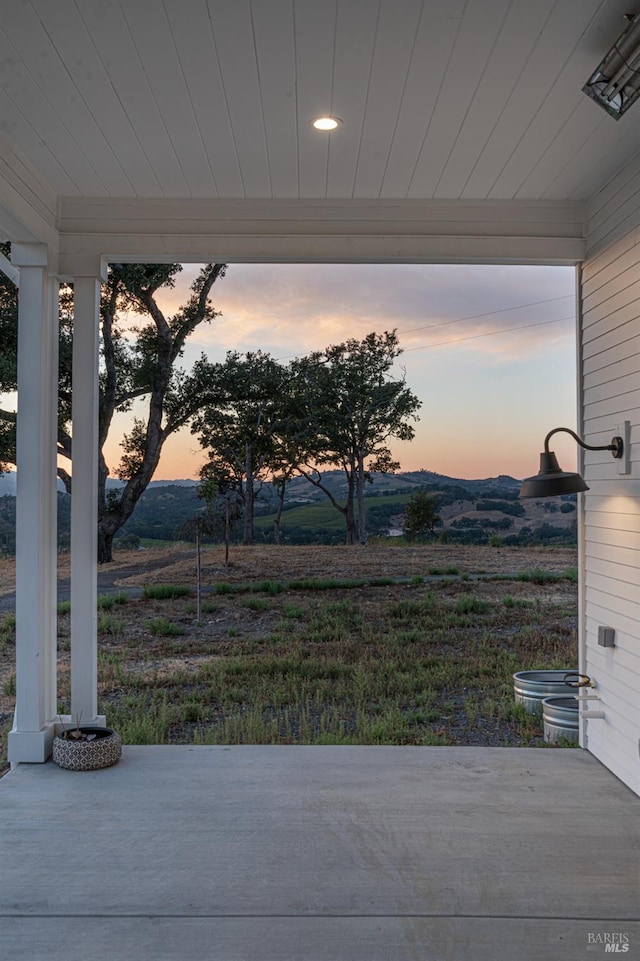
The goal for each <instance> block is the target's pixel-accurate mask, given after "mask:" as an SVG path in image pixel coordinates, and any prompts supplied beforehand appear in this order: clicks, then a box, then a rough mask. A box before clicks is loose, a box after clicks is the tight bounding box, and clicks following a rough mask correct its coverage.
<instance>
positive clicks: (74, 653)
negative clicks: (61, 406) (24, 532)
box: [71, 276, 105, 725]
mask: <svg viewBox="0 0 640 961" xmlns="http://www.w3.org/2000/svg"><path fill="white" fill-rule="evenodd" d="M99 297H100V281H99V279H98V277H97V276H95V277H76V278H75V281H74V310H73V317H74V320H73V409H72V419H73V447H72V487H71V717H72V718H74V719H75V718H78V717H80V718H81V723H82V724H98V725H104V724H105V718H104V716H98V639H97V638H98V627H97V601H98V597H97V594H98V590H97V583H98V573H97V547H98V543H97V542H98V538H97V525H98V500H97V492H98V323H99V305H100V301H99Z"/></svg>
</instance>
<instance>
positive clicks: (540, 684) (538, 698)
mask: <svg viewBox="0 0 640 961" xmlns="http://www.w3.org/2000/svg"><path fill="white" fill-rule="evenodd" d="M565 674H574V676H575V672H574V671H572V669H571V668H567V670H566V671H518V672H517V673H516V674H514V675H513V688H514V691H515V698H516V702H517V703H518V704H524V707H525V709H526V710H527V711H529V713H530V714H540V712H541V711H542V701H543V700H544V698H545V697H569V696H570V695H572V694H573V693H574V692H575V687H570V686H569V685H568V684H565V682H564V678H565Z"/></svg>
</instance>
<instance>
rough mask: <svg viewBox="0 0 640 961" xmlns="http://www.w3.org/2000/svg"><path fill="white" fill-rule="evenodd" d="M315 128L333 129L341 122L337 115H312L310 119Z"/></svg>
mask: <svg viewBox="0 0 640 961" xmlns="http://www.w3.org/2000/svg"><path fill="white" fill-rule="evenodd" d="M311 123H312V125H313V126H314V127H315V128H316V130H335V129H336V127H339V126H340V124H341V123H342V120H340V118H339V117H329V116H327V117H314V119H313V120H312V121H311Z"/></svg>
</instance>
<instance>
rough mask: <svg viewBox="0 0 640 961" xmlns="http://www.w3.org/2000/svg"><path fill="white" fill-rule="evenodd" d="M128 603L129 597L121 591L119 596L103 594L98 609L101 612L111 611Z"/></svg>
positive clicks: (99, 599)
mask: <svg viewBox="0 0 640 961" xmlns="http://www.w3.org/2000/svg"><path fill="white" fill-rule="evenodd" d="M128 602H129V597H128V595H127V594H125V593H124V591H119V592H118V593H117V594H101V595H100V597H99V598H98V609H99V610H101V611H110V610H111V609H112V608H113V607H116V606H118V605H122V604H127V603H128Z"/></svg>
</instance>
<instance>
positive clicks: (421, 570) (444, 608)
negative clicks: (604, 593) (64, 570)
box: [0, 545, 577, 746]
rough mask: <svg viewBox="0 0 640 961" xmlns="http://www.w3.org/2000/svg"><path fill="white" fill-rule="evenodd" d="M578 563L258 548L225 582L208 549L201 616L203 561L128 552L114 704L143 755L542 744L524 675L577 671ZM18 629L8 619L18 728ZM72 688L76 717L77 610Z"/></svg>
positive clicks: (7, 675)
mask: <svg viewBox="0 0 640 961" xmlns="http://www.w3.org/2000/svg"><path fill="white" fill-rule="evenodd" d="M575 563H576V558H575V553H574V552H573V551H571V550H570V549H566V548H558V549H554V550H547V551H545V550H544V549H541V548H538V549H528V550H525V549H518V548H497V549H492V548H490V547H465V548H463V549H460V548H455V549H454V548H451V547H449V548H447V547H444V546H439V545H434V546H428V547H427V546H416V547H395V548H394V547H380V548H378V547H374V546H372V547H367V548H364V549H361V548H322V547H315V548H302V547H301V548H295V547H285V548H277V547H270V548H266V547H260V548H242V549H235V550H234V551H233V552H232V565H231V567H230V569H229V571H225V570H224V568H223V566H222V554H221V551H220V549H219V548H211V549H210V550H209V551H207V552H206V553H205V556H204V566H203V571H204V594H203V599H202V608H201V616H200V620H197V611H196V601H195V597H194V579H193V568H194V565H193V557H192V556H191V555H190V554H188V553H185V552H184V551H181V552H180V553H179V554H175V555H172V554H171V552H170V551H169V552H167V551H165V552H156V554H155V555H154V557H151V556H150V554H149V555H147V554H144V553H139V554H128V555H125V556H123V557H122V559H120V560H119V564H120V568H118V565H117V564H116V565H115V574H116V575H117V573H118V570H120V569H121V572H122V576H121V577H120V578H118V577H117V576H116V577H115V588H113V590H112V592H111V593H109V594H105V595H104V596H102V597H101V598H100V601H99V612H98V616H99V693H100V710H101V711H102V712H103V713H105V714H106V715H107V718H108V722H109V724H110V725H111V726H113V727H115V728H116V729H117V730H118V731H119V732H120V733H121V734H122V737H123V740H124V742H125V743H129V744H148V743H152V744H153V743H181V744H189V743H196V744H240V743H253V744H271V743H286V744H299V743H304V744H311V743H317V744H416V745H438V744H470V745H510V746H541V745H542V744H543V741H542V731H541V729H540V725H539V723H538V722H537V721H536V720H534V719H532V718H531V717H530V716H529V715H527V714H525V713H524V712H523V711H522V710H521V709H520V708H519V707H517V706H516V705H515V704H514V699H513V681H512V674H513V672H514V671H517V670H526V669H532V668H544V667H547V668H567V669H574V668H575V667H576V666H577V640H576V612H577V583H576V571H575ZM2 573H3V572H2V570H0V590H1V587H2V584H3V581H2ZM5 575H6V571H5ZM112 576H113V571H112ZM6 583H7V581H6V577H5V581H4V584H5V588H6ZM133 592H136V593H137V596H131V595H132V593H133ZM14 627H15V621H14V618H13V615H12V614H11V613H6V614H4V615H0V685H1V688H0V720H1V722H2V727H3V730H4V733H6V730H7V729H8V724H9V722H10V717H11V710H12V707H13V696H14V694H15V640H14ZM58 688H59V712H60V714H64V713H68V711H69V605H68V603H62V604H61V605H60V606H59V678H58Z"/></svg>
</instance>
